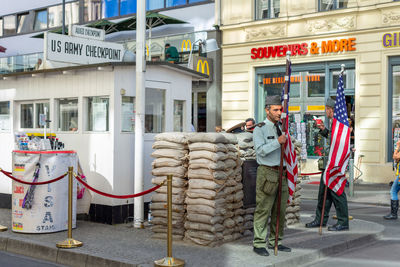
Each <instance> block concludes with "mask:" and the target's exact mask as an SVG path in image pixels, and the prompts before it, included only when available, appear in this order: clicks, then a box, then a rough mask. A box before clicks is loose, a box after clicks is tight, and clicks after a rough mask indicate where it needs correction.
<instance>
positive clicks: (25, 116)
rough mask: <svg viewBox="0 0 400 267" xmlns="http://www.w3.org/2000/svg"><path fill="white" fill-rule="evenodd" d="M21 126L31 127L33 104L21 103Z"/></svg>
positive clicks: (24, 127)
mask: <svg viewBox="0 0 400 267" xmlns="http://www.w3.org/2000/svg"><path fill="white" fill-rule="evenodd" d="M21 128H23V129H28V128H33V104H21Z"/></svg>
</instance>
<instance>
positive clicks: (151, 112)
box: [144, 88, 165, 133]
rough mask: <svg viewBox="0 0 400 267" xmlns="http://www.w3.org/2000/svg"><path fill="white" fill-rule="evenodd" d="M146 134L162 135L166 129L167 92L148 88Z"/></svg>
mask: <svg viewBox="0 0 400 267" xmlns="http://www.w3.org/2000/svg"><path fill="white" fill-rule="evenodd" d="M145 98H146V107H145V109H146V112H145V123H144V127H145V132H146V133H161V132H164V129H165V90H162V89H154V88H146V96H145Z"/></svg>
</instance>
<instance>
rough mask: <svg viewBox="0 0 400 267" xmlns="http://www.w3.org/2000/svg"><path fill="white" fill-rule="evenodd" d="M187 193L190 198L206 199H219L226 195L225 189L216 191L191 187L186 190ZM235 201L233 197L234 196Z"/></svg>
mask: <svg viewBox="0 0 400 267" xmlns="http://www.w3.org/2000/svg"><path fill="white" fill-rule="evenodd" d="M186 195H187V196H188V197H190V198H205V199H219V198H223V197H225V196H226V194H225V193H224V192H223V191H219V192H217V191H215V190H210V189H202V188H190V189H189V190H187V191H186ZM232 201H233V197H232Z"/></svg>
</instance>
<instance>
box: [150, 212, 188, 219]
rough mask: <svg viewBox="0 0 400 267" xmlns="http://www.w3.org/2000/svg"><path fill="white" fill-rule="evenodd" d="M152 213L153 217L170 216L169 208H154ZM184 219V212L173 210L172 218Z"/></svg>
mask: <svg viewBox="0 0 400 267" xmlns="http://www.w3.org/2000/svg"><path fill="white" fill-rule="evenodd" d="M151 215H153V218H155V217H162V218H168V212H167V210H152V211H151ZM184 219H185V214H184V213H178V212H172V220H176V221H183V220H184Z"/></svg>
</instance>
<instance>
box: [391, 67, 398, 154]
mask: <svg viewBox="0 0 400 267" xmlns="http://www.w3.org/2000/svg"><path fill="white" fill-rule="evenodd" d="M392 79H393V84H392V87H393V100H392V101H393V102H392V104H393V106H392V109H393V111H392V127H393V144H392V145H393V147H392V148H393V149H394V147H396V142H397V141H398V140H399V139H400V65H396V66H393V72H392Z"/></svg>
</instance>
